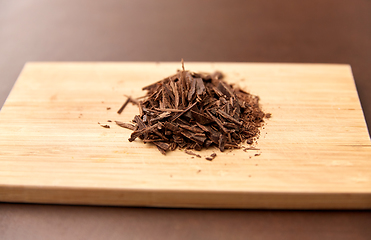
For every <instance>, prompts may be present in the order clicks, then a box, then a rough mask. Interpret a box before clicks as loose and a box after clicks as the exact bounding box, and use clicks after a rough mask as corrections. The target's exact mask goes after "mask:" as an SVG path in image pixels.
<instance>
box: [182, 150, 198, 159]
mask: <svg viewBox="0 0 371 240" xmlns="http://www.w3.org/2000/svg"><path fill="white" fill-rule="evenodd" d="M184 152H185V153H187V154H189V155H193V156H196V157H198V158H201V156H200V155H198V154H196V153H194V152H192V151H189V150H185V151H184Z"/></svg>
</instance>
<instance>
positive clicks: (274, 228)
mask: <svg viewBox="0 0 371 240" xmlns="http://www.w3.org/2000/svg"><path fill="white" fill-rule="evenodd" d="M181 58H184V59H185V60H186V61H237V62H309V63H349V64H351V66H352V68H353V73H354V77H355V80H356V85H357V89H358V93H359V96H360V99H361V103H362V107H363V110H364V114H365V117H366V120H367V121H368V123H371V94H370V93H371V79H370V78H371V1H370V0H363V1H362V0H348V1H340V0H311V1H308V0H303V1H295V0H292V1H290V0H281V1H275V0H259V1H258V0H248V1H227V0H225V1H223V0H215V1H211V0H188V1H186V0H183V1H170V0H169V1H166V0H157V1H155V0H153V1H143V0H136V1H129V0H126V1H119V0H106V1H88V0H75V1H63V0H54V1H49V0H13V1H8V0H0V84H1V88H0V106H1V105H2V104H3V103H4V101H5V99H6V96H7V95H8V93H9V92H10V90H11V87H12V86H13V84H14V82H15V80H16V78H17V76H18V74H19V73H20V71H21V69H22V66H23V65H24V63H25V62H27V61H179V60H180V59H181ZM51 81H52V80H51ZM369 125H370V124H369ZM369 129H370V127H369ZM0 154H1V153H0ZM370 226H371V212H370V211H264V210H196V209H156V208H121V207H117V208H115V207H89V206H55V205H33V204H8V203H0V239H122V238H124V239H269V238H273V239H371V228H370Z"/></svg>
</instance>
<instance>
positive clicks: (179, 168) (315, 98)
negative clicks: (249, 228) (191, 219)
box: [0, 62, 371, 209]
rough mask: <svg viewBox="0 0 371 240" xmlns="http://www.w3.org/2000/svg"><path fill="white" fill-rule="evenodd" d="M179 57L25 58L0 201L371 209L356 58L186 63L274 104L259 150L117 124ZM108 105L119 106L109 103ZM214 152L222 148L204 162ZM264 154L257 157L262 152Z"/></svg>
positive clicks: (5, 119) (2, 142) (370, 169)
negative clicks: (163, 139)
mask: <svg viewBox="0 0 371 240" xmlns="http://www.w3.org/2000/svg"><path fill="white" fill-rule="evenodd" d="M179 68H180V64H179V63H142V62H126V63H28V64H27V65H26V66H25V68H24V69H23V71H22V73H21V75H20V77H19V79H18V80H17V83H16V85H15V87H14V89H13V90H12V92H11V94H10V96H9V97H8V99H7V101H6V103H5V105H4V107H3V108H2V110H1V112H0V201H11V202H13V201H15V202H39V203H71V204H105V205H128V206H167V207H210V208H214V207H223V208H287V209H323V208H326V209H347V208H359V209H362V208H363V209H364V208H371V144H370V139H369V137H368V133H367V128H366V125H365V121H364V117H363V113H362V109H361V107H360V104H359V99H358V96H357V92H356V89H355V86H354V81H353V78H352V72H351V68H350V66H348V65H331V64H263V63H186V69H189V70H192V71H204V72H212V71H215V70H219V71H222V72H223V73H225V75H226V81H227V82H230V83H236V84H238V85H239V86H241V87H242V88H243V89H245V90H247V91H249V92H251V93H252V94H255V95H258V96H260V98H261V104H262V108H263V109H264V111H266V112H270V113H272V118H271V119H269V120H267V121H266V125H265V127H264V128H263V129H262V130H261V136H260V138H259V140H258V145H257V148H259V149H260V150H255V151H248V152H244V151H242V150H233V151H226V152H224V153H220V152H219V150H218V149H209V150H206V151H202V152H200V155H202V158H196V157H195V158H192V156H190V155H187V154H185V153H184V152H183V151H180V150H177V151H175V152H171V153H169V154H167V155H166V156H163V155H162V154H161V153H160V152H159V151H158V150H157V149H156V148H155V147H154V146H153V145H150V144H143V143H142V142H141V141H140V140H136V141H135V142H133V143H129V142H128V141H127V139H128V138H129V136H130V131H129V130H126V129H123V128H121V127H119V126H116V125H115V124H114V123H108V124H109V125H110V126H111V128H109V129H106V128H102V127H101V126H99V125H98V124H97V122H101V123H107V120H112V121H114V120H119V121H130V120H131V119H132V118H133V116H134V115H135V114H137V113H138V109H137V107H135V106H132V105H129V106H128V107H127V108H126V109H125V111H124V112H123V113H122V114H121V115H118V114H117V113H116V111H117V110H118V109H119V108H120V106H121V105H122V103H123V102H124V101H125V100H126V97H125V96H124V95H131V96H134V97H139V96H142V95H144V92H142V91H141V88H142V87H143V86H145V85H148V84H150V83H152V82H154V81H157V80H160V79H162V78H164V77H166V76H169V75H171V74H174V73H175V72H176V70H177V69H179ZM107 108H111V109H109V110H107ZM212 152H216V153H217V154H218V156H217V157H216V158H215V159H214V160H213V161H212V162H210V161H207V160H205V157H206V156H209V155H210V154H211V153H212ZM255 154H260V156H255Z"/></svg>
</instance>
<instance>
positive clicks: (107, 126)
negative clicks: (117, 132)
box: [98, 122, 111, 128]
mask: <svg viewBox="0 0 371 240" xmlns="http://www.w3.org/2000/svg"><path fill="white" fill-rule="evenodd" d="M98 124H99V125H100V126H101V127H104V128H111V127H110V126H109V125H108V124H101V123H100V122H98Z"/></svg>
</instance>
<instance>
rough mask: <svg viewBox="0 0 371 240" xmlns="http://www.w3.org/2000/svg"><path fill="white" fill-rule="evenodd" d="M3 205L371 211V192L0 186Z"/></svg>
mask: <svg viewBox="0 0 371 240" xmlns="http://www.w3.org/2000/svg"><path fill="white" fill-rule="evenodd" d="M0 201H1V202H19V203H42V204H72V205H107V206H130V207H166V208H168V207H170V208H210V209H290V210H291V209H292V210H294V209H296V210H299V209H301V210H315V209H317V210H319V209H326V210H340V209H341V210H344V209H349V210H351V209H352V210H355V209H371V192H368V193H316V192H314V193H305V192H295V193H294V192H223V191H185V190H183V191H182V190H146V189H86V188H85V189H83V188H62V187H40V186H27V187H26V186H0Z"/></svg>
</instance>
